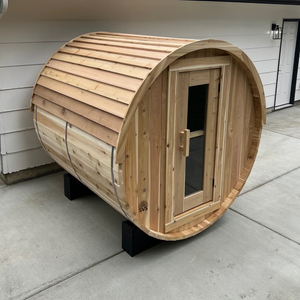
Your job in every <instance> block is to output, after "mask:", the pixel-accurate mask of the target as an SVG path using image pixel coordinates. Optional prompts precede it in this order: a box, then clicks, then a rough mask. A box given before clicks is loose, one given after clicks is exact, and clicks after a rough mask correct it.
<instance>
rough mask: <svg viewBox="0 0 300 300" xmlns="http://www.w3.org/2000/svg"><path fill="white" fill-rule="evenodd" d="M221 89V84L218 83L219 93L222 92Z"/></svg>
mask: <svg viewBox="0 0 300 300" xmlns="http://www.w3.org/2000/svg"><path fill="white" fill-rule="evenodd" d="M220 90H221V85H220V83H219V85H218V93H220Z"/></svg>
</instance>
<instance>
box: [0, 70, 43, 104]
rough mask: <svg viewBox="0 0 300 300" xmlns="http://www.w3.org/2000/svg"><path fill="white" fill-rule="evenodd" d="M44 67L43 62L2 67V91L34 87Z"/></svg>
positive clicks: (0, 79) (0, 76) (0, 87)
mask: <svg viewBox="0 0 300 300" xmlns="http://www.w3.org/2000/svg"><path fill="white" fill-rule="evenodd" d="M42 68H43V64H41V65H33V66H18V67H3V68H0V91H1V90H12V89H19V88H28V87H33V85H34V83H35V81H36V78H37V76H38V74H39V73H40V72H41V70H42ZM29 101H30V99H29Z"/></svg>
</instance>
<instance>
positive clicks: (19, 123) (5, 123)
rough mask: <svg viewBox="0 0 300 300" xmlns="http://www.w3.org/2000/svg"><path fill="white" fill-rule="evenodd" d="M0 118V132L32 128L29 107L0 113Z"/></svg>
mask: <svg viewBox="0 0 300 300" xmlns="http://www.w3.org/2000/svg"><path fill="white" fill-rule="evenodd" d="M0 120H1V122H0V134H3V133H11V132H16V131H24V130H28V129H32V128H34V125H33V120H32V112H31V111H30V110H29V109H26V110H17V111H9V112H5V113H1V114H0Z"/></svg>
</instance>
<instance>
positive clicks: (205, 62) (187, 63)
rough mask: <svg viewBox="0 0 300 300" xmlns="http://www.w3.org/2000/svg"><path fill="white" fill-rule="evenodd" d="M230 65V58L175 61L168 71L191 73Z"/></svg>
mask: <svg viewBox="0 0 300 300" xmlns="http://www.w3.org/2000/svg"><path fill="white" fill-rule="evenodd" d="M229 64H230V56H229V55H227V56H213V57H203V58H199V57H197V58H190V59H177V60H176V61H175V62H174V63H172V64H171V65H170V68H169V69H170V71H175V70H176V71H181V72H183V71H185V72H186V71H193V70H199V69H211V68H220V67H222V66H223V65H229Z"/></svg>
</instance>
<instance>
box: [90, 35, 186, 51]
mask: <svg viewBox="0 0 300 300" xmlns="http://www.w3.org/2000/svg"><path fill="white" fill-rule="evenodd" d="M88 37H89V38H95V37H97V38H98V39H101V40H103V41H118V42H124V43H128V44H140V45H160V46H173V47H177V48H178V47H181V46H182V45H185V44H186V41H184V42H180V41H177V40H175V39H174V40H166V39H153V40H151V39H145V38H140V39H139V38H138V37H130V36H124V37H121V36H114V35H109V34H107V35H102V34H101V33H97V32H96V33H91V34H89V35H88Z"/></svg>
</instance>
